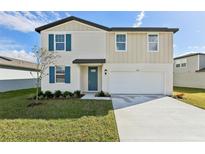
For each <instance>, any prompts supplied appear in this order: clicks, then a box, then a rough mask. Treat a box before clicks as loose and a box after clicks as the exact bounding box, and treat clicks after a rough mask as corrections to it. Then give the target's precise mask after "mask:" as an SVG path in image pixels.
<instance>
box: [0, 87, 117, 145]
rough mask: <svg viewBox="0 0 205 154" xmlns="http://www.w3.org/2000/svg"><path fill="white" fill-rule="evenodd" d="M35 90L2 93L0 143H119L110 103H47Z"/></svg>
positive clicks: (74, 101) (50, 101)
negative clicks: (37, 99) (37, 101)
mask: <svg viewBox="0 0 205 154" xmlns="http://www.w3.org/2000/svg"><path fill="white" fill-rule="evenodd" d="M33 93H34V89H27V90H18V91H13V92H6V93H0V141H119V137H118V132H117V127H116V123H115V117H114V112H113V108H112V103H111V101H99V100H80V99H69V100H45V101H43V104H42V105H38V106H34V107H27V105H28V104H29V103H31V100H28V99H27V98H28V97H30V96H31V95H33Z"/></svg>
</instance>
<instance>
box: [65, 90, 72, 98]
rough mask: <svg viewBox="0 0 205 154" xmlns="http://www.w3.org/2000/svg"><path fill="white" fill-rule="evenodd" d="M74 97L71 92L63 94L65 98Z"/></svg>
mask: <svg viewBox="0 0 205 154" xmlns="http://www.w3.org/2000/svg"><path fill="white" fill-rule="evenodd" d="M72 96H73V93H72V92H70V91H65V92H64V93H63V97H65V98H70V97H72Z"/></svg>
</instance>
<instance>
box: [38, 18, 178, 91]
mask: <svg viewBox="0 0 205 154" xmlns="http://www.w3.org/2000/svg"><path fill="white" fill-rule="evenodd" d="M36 31H37V32H39V33H40V37H41V47H42V48H45V49H47V50H48V52H55V53H56V54H58V55H59V58H58V59H57V60H56V62H55V65H53V66H50V68H49V69H48V70H47V72H48V76H45V77H44V78H43V79H42V85H41V88H42V90H43V91H45V90H50V91H55V90H61V91H74V90H81V91H82V92H96V91H100V90H103V91H105V92H109V93H111V94H165V95H171V94H172V90H173V33H175V32H177V31H178V29H177V28H164V27H138V28H134V27H112V28H108V27H105V26H102V25H99V24H96V23H93V22H90V21H87V20H83V19H80V18H77V17H73V16H71V17H68V18H65V19H62V20H59V21H56V22H53V23H50V24H47V25H44V26H41V27H38V28H36Z"/></svg>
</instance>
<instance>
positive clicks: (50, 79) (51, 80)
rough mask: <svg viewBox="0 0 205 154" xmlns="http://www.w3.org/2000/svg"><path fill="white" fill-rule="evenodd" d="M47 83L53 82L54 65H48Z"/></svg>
mask: <svg viewBox="0 0 205 154" xmlns="http://www.w3.org/2000/svg"><path fill="white" fill-rule="evenodd" d="M49 83H55V67H54V66H50V67H49Z"/></svg>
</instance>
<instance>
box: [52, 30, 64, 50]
mask: <svg viewBox="0 0 205 154" xmlns="http://www.w3.org/2000/svg"><path fill="white" fill-rule="evenodd" d="M56 35H63V36H64V50H56ZM58 43H62V42H58ZM54 50H55V51H57V52H63V51H66V34H54Z"/></svg>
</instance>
